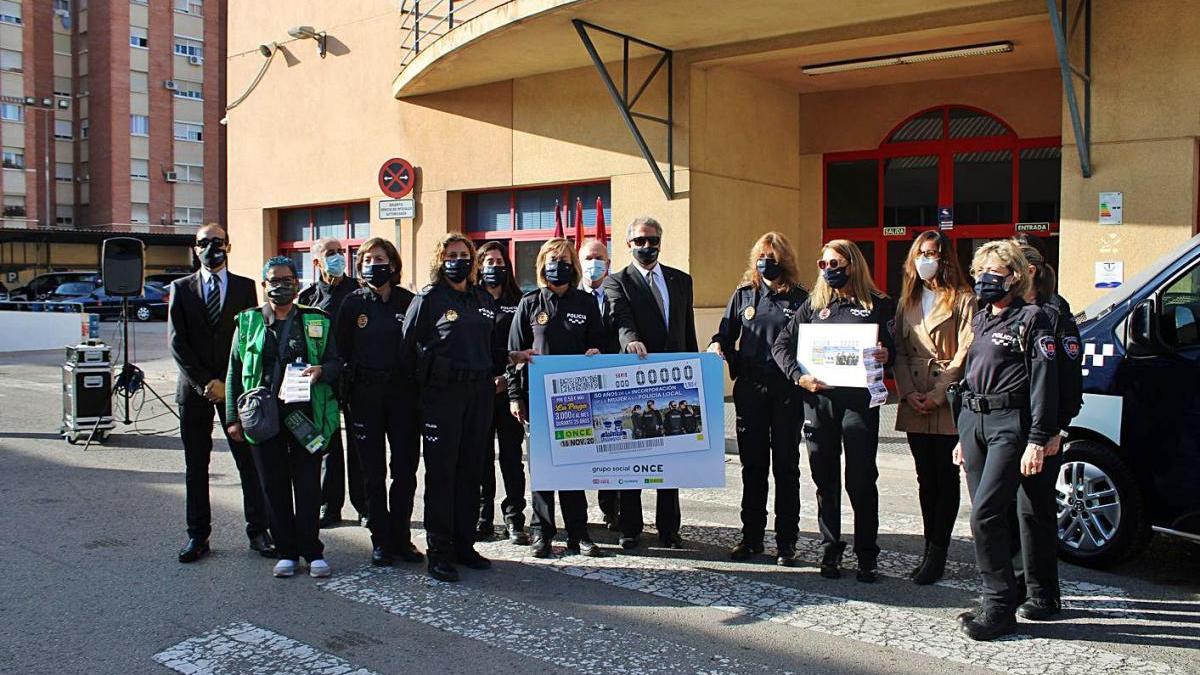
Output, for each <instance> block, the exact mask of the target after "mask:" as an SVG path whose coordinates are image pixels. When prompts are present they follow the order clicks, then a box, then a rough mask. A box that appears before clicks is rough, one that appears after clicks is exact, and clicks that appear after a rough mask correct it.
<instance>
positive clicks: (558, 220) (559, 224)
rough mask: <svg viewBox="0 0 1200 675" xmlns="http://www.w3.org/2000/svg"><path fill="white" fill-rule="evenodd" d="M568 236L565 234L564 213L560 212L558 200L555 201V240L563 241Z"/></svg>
mask: <svg viewBox="0 0 1200 675" xmlns="http://www.w3.org/2000/svg"><path fill="white" fill-rule="evenodd" d="M565 236H566V233H564V232H563V219H562V212H560V211H559V210H558V200H557V199H555V200H554V238H555V239H562V238H564V237H565Z"/></svg>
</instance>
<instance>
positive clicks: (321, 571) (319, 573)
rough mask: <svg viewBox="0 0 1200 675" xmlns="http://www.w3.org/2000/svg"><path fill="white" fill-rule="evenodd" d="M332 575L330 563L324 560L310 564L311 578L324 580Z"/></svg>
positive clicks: (309, 573) (309, 572)
mask: <svg viewBox="0 0 1200 675" xmlns="http://www.w3.org/2000/svg"><path fill="white" fill-rule="evenodd" d="M330 574H333V570H331V569H329V563H327V562H325V561H324V560H313V561H310V562H309V563H308V575H309V576H310V577H312V578H314V579H324V578H325V577H328V576H329V575H330Z"/></svg>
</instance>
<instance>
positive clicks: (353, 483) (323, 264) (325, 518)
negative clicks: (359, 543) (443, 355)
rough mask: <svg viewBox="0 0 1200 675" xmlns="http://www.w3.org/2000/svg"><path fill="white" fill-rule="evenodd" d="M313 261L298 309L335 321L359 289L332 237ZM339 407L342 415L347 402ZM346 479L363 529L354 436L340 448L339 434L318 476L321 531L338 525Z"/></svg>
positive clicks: (316, 249)
mask: <svg viewBox="0 0 1200 675" xmlns="http://www.w3.org/2000/svg"><path fill="white" fill-rule="evenodd" d="M312 261H313V267H315V268H316V270H317V279H316V281H314V282H313V283H311V284H309V286H308V288H305V289H304V290H302V291H300V297H299V300H298V301H299V303H300V304H301V305H305V306H308V307H316V308H317V309H319V310H321V311H322V312H325V313H326V314H328V315H329V316H330V318H332V319H335V320H336V319H337V316H338V311H339V310H340V309H341V307H342V302H343V301H344V300H345V299H346V297H347V296H349V295H350V294H351V293H353V292H354V291H356V290H358V288H359V286H358V284H356V283H354V281H353V280H352V279H350V278H349V277H347V276H346V247H345V246H343V245H342V242H340V241H338V240H337V239H335V238H333V237H323V238H321V239H318V240H317V241H315V242H313V245H312ZM335 330H336V327H335ZM343 388H344V387H343ZM340 403H341V409H342V412H343V413H345V412H346V402H345V401H340ZM348 418H349V416H348V415H347V419H348ZM347 431H348V430H347ZM343 448H344V449H343ZM347 477H349V479H350V505H351V506H353V507H354V510H355V511H356V512H357V513H358V522H359V523H360V524H362V525H364V526H365V525H366V524H367V521H366V517H367V498H366V496H365V495H364V489H365V488H364V487H363V486H364V484H365V483H364V481H363V475H362V466H361V465H360V464H359V461H358V451H357V450H355V449H354V434H351V433H347V434H346V443H345V444H343V443H342V433H341V431H339V432H338V433H337V434H336V435H334V437H333V443H332V444H330V446H329V454H328V455H326V456H325V468H324V475H322V476H321V527H332V526H334V525H337V524H338V523H339V522H341V520H342V505H343V504H345V502H346V478H347Z"/></svg>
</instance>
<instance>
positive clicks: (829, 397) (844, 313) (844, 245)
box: [771, 239, 896, 583]
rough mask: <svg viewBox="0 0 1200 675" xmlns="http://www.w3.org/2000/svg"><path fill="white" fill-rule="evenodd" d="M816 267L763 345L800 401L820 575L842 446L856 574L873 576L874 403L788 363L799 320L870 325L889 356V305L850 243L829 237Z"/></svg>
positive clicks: (828, 550)
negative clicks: (799, 301)
mask: <svg viewBox="0 0 1200 675" xmlns="http://www.w3.org/2000/svg"><path fill="white" fill-rule="evenodd" d="M817 267H818V268H819V269H820V274H819V275H818V276H817V281H816V283H815V284H814V285H813V292H812V295H810V296H809V298H808V300H806V301H805V302H804V304H803V305H801V306H800V309H798V310H797V311H796V315H795V316H794V317H792V320H791V321H790V322H788V323H787V325H785V326H784V327H783V330H781V331H780V332H779V336H778V337H777V338H776V339H775V343H774V344H773V345H772V347H771V351H772V355H773V356H774V357H775V363H776V364H778V365H779V368H780V369H781V370H782V371H783V372H784V373H786V374H787V377H788V380H789V381H791V382H795V383H796V384H797V385H799V386H800V387H801V388H802V389H804V392H802V393H801V396H802V400H803V401H804V426H803V435H804V440H805V443H806V444H807V445H808V463H809V466H810V467H811V470H812V474H813V482H815V483H816V484H817V520H818V521H819V523H820V528H821V540H822V544H823V545H824V548H825V551H824V554H823V555H822V557H821V576H823V577H825V578H827V579H836V578H838V577H840V576H841V570H840V565H841V561H842V553H843V552H844V551H845V549H846V543H845V542H843V541H842V540H841V539H842V537H841V534H842V481H841V475H840V474H841V470H842V467H841V464H842V460H841V454H842V451H843V449H844V450H845V453H846V493H847V494H849V495H850V504H851V506H853V507H854V553H855V554H856V555H857V557H858V572H857V574H856V578H857V579H858V580H859V581H861V582H864V583H873V582H875V581H876V580H877V579H878V571H877V570H878V566H877V561H878V558H879V545H878V543H877V539H878V535H879V489H878V487H877V485H876V481H877V480H878V479H879V469H878V467H877V465H876V454H877V452H878V450H879V408H877V407H871V395H870V393H869V392H868V391H867V390H866V389H865V388H834V387H831V386H829V385H827V384H825V383H824V382H822V381H820V380H819V379H817V378H815V377H813V376H812V375H808V374H805V373H803V372H802V371H801V369H800V367H799V366H798V365H797V363H796V341H797V332H798V331H799V326H800V324H805V323H858V324H875V325H876V327H877V334H878V336H879V342H878V349H877V350H876V353H875V358H876V359H877V360H878V361H879V362H880V363H885V364H887V363H889V362H890V359H891V357H892V354H893V352H894V351H895V348H894V346H893V326H894V325H895V315H896V309H895V304H894V303H893V302H892V301H891V299H890V298H888V297H887V296H886V295H884V294H883V293H881V292H880V291H879V289H877V288H876V287H875V284H874V283H873V282H872V281H871V273H870V270H869V269H868V268H867V261H866V259H865V258H863V254H862V252H861V251H859V249H858V246H856V245H855V244H854V242H851V241H847V240H845V239H835V240H833V241H831V242H829V243H828V244H825V247H824V248H823V249H822V250H821V259H820V260H819V261H817Z"/></svg>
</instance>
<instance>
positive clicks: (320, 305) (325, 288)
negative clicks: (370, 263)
mask: <svg viewBox="0 0 1200 675" xmlns="http://www.w3.org/2000/svg"><path fill="white" fill-rule="evenodd" d="M359 288H361V287H360V286H359V285H358V280H357V279H351V278H350V277H342V280H341V281H339V282H338V283H337V285H336V286H330V285H329V284H327V283H325V282H324V281H323V280H321V279H317V280H316V281H314V282H313V283H311V284H309V285H308V288H305V289H304V290H302V291H300V297H298V298H296V302H298V303H299V304H301V305H307V306H309V307H316V308H317V309H319V310H321V311H322V312H325V313H326V314H328V315H329V318H331V319H336V318H337V315H338V310H339V309H341V307H342V302H343V301H345V299H346V296H348V295H350V294H351V293H353V292H354V291H357V290H358V289H359Z"/></svg>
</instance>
